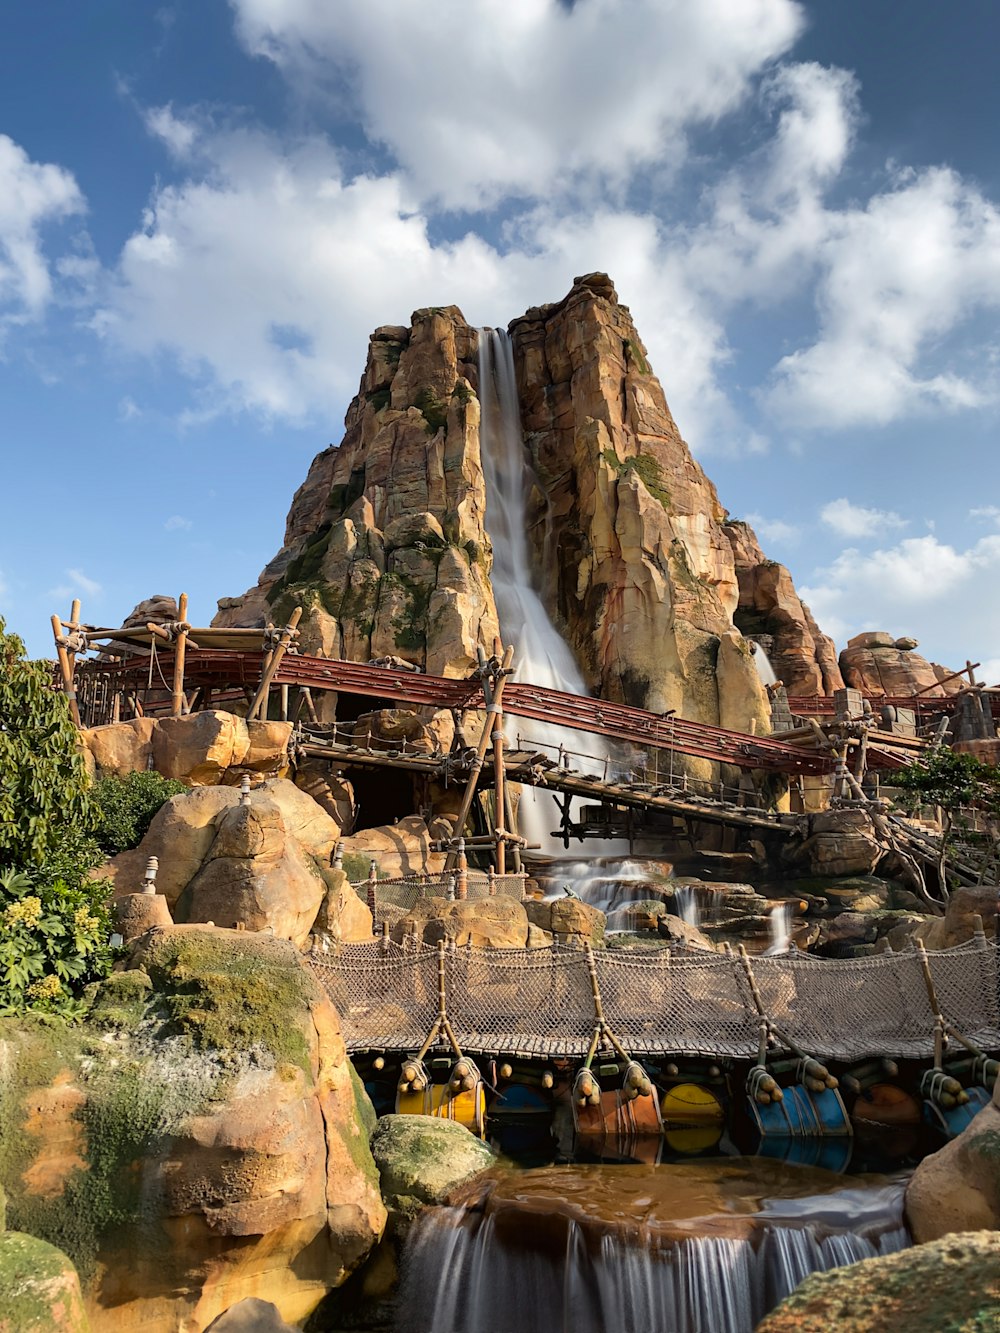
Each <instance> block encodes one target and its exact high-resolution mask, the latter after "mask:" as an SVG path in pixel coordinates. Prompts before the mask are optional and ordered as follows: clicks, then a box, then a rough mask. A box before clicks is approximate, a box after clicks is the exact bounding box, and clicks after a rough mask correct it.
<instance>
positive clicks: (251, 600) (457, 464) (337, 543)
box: [214, 306, 497, 676]
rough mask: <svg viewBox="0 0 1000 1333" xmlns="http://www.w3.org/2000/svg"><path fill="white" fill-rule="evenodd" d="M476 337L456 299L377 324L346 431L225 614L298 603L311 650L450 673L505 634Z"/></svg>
mask: <svg viewBox="0 0 1000 1333" xmlns="http://www.w3.org/2000/svg"><path fill="white" fill-rule="evenodd" d="M476 343H477V336H476V331H475V330H474V329H472V328H470V326H469V325H468V324H467V323H466V322H465V320H464V319H463V317H462V314H461V312H460V311H459V310H458V309H456V307H454V306H448V307H446V308H444V309H437V308H435V309H429V310H418V311H416V312H415V314H414V315H413V318H412V323H411V326H410V327H409V328H399V327H392V328H380V329H376V331H375V333H374V334H373V335H372V338H371V342H370V344H369V351H368V364H367V366H366V368H365V373H364V375H363V377H362V381H361V388H360V391H359V393H358V396H357V397H356V398H355V399H354V401H353V403H352V404H351V406H350V408H349V409H348V412H347V417H346V420H345V427H346V430H345V435H344V439H343V441H342V443H341V444H340V445H339V446H337V447H331V448H329V449H326V450H324V452H323V453H321V454H319V455H318V456H317V458H315V459H314V461H313V464H312V467H311V468H310V469H309V475H308V477H307V478H306V480H305V482H304V483H303V485H302V486H301V487H300V488H299V490H298V491H297V492H296V495H295V498H294V500H293V502H292V508H291V511H290V512H289V515H288V521H287V524H286V528H285V541H284V545H283V547H282V549H281V551H280V552H279V553H278V555H277V556H275V558H274V559H273V560H272V561H271V562H270V563H269V564H268V565H267V567H266V568H265V569H264V571H263V572H262V574H261V575H260V578H259V580H258V583H257V586H256V587H255V588H252V589H251V590H250V591H249V592H248V593H246V594H245V595H244V596H243V597H242V598H224V599H223V600H222V601H221V602H220V603H219V614H218V616H217V617H216V619H215V622H214V623H215V624H218V625H247V624H253V623H259V624H263V623H265V622H267V621H272V620H273V621H275V622H280V621H282V619H283V618H284V617H286V616H287V615H288V613H289V611H290V610H291V608H292V607H293V606H294V605H297V604H299V605H302V606H303V607H304V615H303V618H302V623H301V625H300V631H301V633H300V638H299V646H300V648H301V649H302V651H303V652H309V653H318V654H320V655H322V656H326V657H345V658H349V659H351V660H353V661H368V660H369V659H370V658H378V657H383V656H399V657H403V658H405V659H406V660H408V661H411V662H413V663H415V664H417V665H419V666H420V667H422V668H423V669H424V670H425V671H428V672H433V673H435V674H438V675H444V676H464V675H466V674H467V673H468V672H469V671H470V670H471V669H472V668H473V667H474V666H475V664H476V646H477V644H480V643H483V644H490V645H491V644H492V641H493V636H494V635H495V634H496V632H497V621H496V608H495V605H494V602H493V594H492V591H491V589H490V584H489V551H488V547H487V543H486V539H485V535H484V517H485V509H486V492H485V487H484V483H483V474H482V468H481V466H480V457H479V401H478V399H477V397H476V364H475V363H476Z"/></svg>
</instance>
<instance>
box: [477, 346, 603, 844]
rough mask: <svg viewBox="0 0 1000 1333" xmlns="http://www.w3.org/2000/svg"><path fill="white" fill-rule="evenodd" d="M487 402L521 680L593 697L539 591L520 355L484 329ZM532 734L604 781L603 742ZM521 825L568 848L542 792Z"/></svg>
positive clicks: (489, 472) (495, 508) (497, 583)
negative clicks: (531, 544) (556, 835)
mask: <svg viewBox="0 0 1000 1333" xmlns="http://www.w3.org/2000/svg"><path fill="white" fill-rule="evenodd" d="M479 401H480V408H481V419H480V427H479V436H480V452H481V454H482V464H483V475H484V477H485V479H486V527H487V530H488V532H489V536H490V541H491V543H492V545H493V572H492V574H491V581H492V584H493V593H494V596H495V598H496V604H497V613H498V615H499V617H500V628H501V633H502V635H503V638H504V642H505V643H513V644H514V645H515V647H516V649H517V657H516V658H515V662H514V665H515V667H516V669H517V679H518V680H519V681H523V682H525V683H530V684H533V685H543V686H546V687H548V688H549V689H554V690H566V691H569V692H570V693H571V694H586V693H587V686H586V683H585V682H584V679H583V676H582V674H581V672H580V668H579V667H578V666H577V664H576V661H575V659H574V657H573V654H572V653H571V652H570V649H569V645H568V644H567V643H566V641H565V640H564V639H563V637H562V635H561V634H560V633H559V631H558V630H557V629H556V627H555V626H554V625H553V623H552V621H551V620H550V619H549V615H548V612H547V611H546V610H545V607H544V606H543V605H542V600H541V598H540V597H539V595H538V593H537V592H536V591H535V589H534V587H533V586H532V578H531V557H530V555H529V549H528V535H527V506H526V497H527V490H528V485H529V482H530V475H529V472H528V468H527V464H526V460H525V451H524V438H523V436H522V433H521V411H520V406H519V404H518V396H517V380H516V378H515V373H514V353H513V348H512V346H511V341H510V337H509V336H508V334H507V333H506V332H505V331H503V330H501V329H480V330H479ZM532 736H533V738H537V739H538V740H540V741H542V742H544V743H546V744H547V745H548V746H549V747H551V748H548V749H546V750H545V753H546V754H547V755H548V756H549V757H552V758H554V757H556V754H557V753H558V750H559V746H560V744H562V745H564V746H565V747H566V749H567V750H572V751H577V752H580V753H582V754H585V755H589V756H592V759H591V760H590V761H589V762H588V761H586V760H583V759H581V758H579V757H578V756H577V755H574V756H573V757H572V758H571V760H570V766H571V767H573V768H575V769H577V770H579V771H581V772H585V773H591V774H593V775H595V776H601V775H603V773H604V770H605V762H606V760H607V758H608V751H607V748H606V746H605V745H604V742H603V741H602V739H601V737H600V736H597V735H591V734H589V733H588V734H581V733H577V732H572V731H568V730H567V729H566V728H565V727H556V726H550V725H547V724H545V723H533V724H532ZM519 822H520V825H521V832H522V833H523V834H524V835H525V836H526V837H527V838H528V840H529V842H537V843H541V846H542V850H543V851H545V852H549V853H551V854H553V855H554V854H556V853H557V852H558V851H560V850H561V846H560V844H559V843H558V842H556V841H555V840H554V839H552V838H551V837H550V836H549V834H550V830H551V829H552V827H553V825H554V824H555V822H556V820H555V807H554V804H553V802H552V800H551V799H550V797H549V796H548V795H547V794H545V793H537V794H536V793H535V791H534V790H533V789H532V788H528V787H526V788H525V789H524V791H523V794H522V798H521V807H520V812H519ZM605 846H607V844H605Z"/></svg>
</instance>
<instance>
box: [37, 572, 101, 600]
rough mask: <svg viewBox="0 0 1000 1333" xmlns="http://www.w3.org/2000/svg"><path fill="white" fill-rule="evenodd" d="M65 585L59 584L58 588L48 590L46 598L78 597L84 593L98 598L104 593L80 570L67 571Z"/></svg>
mask: <svg viewBox="0 0 1000 1333" xmlns="http://www.w3.org/2000/svg"><path fill="white" fill-rule="evenodd" d="M66 578H67V582H66V583H61V584H59V585H58V587H55V588H49V590H48V592H47V594H46V595H47V596H48V597H78V596H79V595H80V593H86V595H87V596H88V597H100V596H101V594H102V593H103V592H104V587H103V585H102V584H100V583H98V582H97V580H96V579H92V578H90V577H89V575H87V574H85V573H84V572H83V570H82V569H67V570H66Z"/></svg>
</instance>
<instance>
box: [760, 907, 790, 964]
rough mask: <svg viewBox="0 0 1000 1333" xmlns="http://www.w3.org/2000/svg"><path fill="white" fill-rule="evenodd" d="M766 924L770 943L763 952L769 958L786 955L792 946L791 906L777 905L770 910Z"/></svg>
mask: <svg viewBox="0 0 1000 1333" xmlns="http://www.w3.org/2000/svg"><path fill="white" fill-rule="evenodd" d="M768 923H769V927H770V931H771V943H770V944H769V945H768V946H767V948H766V949H765V950H764V952H765V953H766V954H768V955H769V956H770V955H774V954H779V953H787V952H788V950H789V949H790V948H791V944H792V904H791V903H777V904H776V905H775V906H774V907H772V908H771V911H770V914H769V918H768Z"/></svg>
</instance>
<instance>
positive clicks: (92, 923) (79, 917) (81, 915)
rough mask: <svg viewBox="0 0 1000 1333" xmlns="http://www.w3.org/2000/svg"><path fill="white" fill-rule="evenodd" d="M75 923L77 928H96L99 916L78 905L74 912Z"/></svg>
mask: <svg viewBox="0 0 1000 1333" xmlns="http://www.w3.org/2000/svg"><path fill="white" fill-rule="evenodd" d="M73 925H74V926H75V927H76V928H77V930H96V929H97V917H96V916H92V915H91V913H90V912H88V911H87V909H86V908H85V907H78V908H77V909H76V911H75V912H74V913H73Z"/></svg>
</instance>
